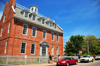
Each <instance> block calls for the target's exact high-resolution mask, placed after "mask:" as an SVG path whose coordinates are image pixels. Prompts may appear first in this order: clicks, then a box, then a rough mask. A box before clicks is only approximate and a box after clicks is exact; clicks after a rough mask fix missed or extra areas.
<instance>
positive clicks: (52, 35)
mask: <svg viewBox="0 0 100 66" xmlns="http://www.w3.org/2000/svg"><path fill="white" fill-rule="evenodd" d="M51 40H54V33H53V32H52V33H51Z"/></svg>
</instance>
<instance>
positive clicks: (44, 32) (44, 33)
mask: <svg viewBox="0 0 100 66" xmlns="http://www.w3.org/2000/svg"><path fill="white" fill-rule="evenodd" d="M43 39H46V31H45V30H43Z"/></svg>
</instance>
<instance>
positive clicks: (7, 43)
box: [4, 40, 8, 54]
mask: <svg viewBox="0 0 100 66" xmlns="http://www.w3.org/2000/svg"><path fill="white" fill-rule="evenodd" d="M7 45H8V40H7V41H6V45H5V52H4V53H5V54H6V52H7Z"/></svg>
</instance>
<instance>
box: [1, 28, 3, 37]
mask: <svg viewBox="0 0 100 66" xmlns="http://www.w3.org/2000/svg"><path fill="white" fill-rule="evenodd" d="M2 33H3V27H2V28H1V36H2Z"/></svg>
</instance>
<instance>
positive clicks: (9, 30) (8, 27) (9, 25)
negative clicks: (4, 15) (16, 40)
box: [8, 22, 11, 33]
mask: <svg viewBox="0 0 100 66" xmlns="http://www.w3.org/2000/svg"><path fill="white" fill-rule="evenodd" d="M10 25H11V22H10V23H9V26H8V33H9V32H10Z"/></svg>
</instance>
